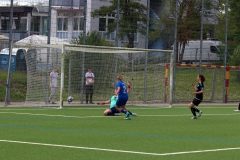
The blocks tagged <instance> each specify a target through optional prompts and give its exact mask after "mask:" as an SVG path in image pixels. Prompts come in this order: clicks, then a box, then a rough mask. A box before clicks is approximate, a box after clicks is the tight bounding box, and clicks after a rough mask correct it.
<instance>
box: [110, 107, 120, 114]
mask: <svg viewBox="0 0 240 160" xmlns="http://www.w3.org/2000/svg"><path fill="white" fill-rule="evenodd" d="M110 110H111V111H112V113H120V112H119V111H118V110H117V108H116V107H112V108H110Z"/></svg>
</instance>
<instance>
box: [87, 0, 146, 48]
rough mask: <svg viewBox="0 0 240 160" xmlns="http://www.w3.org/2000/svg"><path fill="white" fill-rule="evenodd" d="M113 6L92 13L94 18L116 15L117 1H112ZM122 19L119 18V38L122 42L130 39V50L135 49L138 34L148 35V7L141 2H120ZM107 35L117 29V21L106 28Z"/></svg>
mask: <svg viewBox="0 0 240 160" xmlns="http://www.w3.org/2000/svg"><path fill="white" fill-rule="evenodd" d="M110 3H111V5H109V6H102V7H100V9H96V10H94V11H93V12H92V17H104V16H106V15H116V14H117V13H116V12H117V0H111V1H110ZM119 8H120V10H119V13H120V15H121V16H120V18H119V38H120V39H121V40H125V38H126V37H127V39H128V44H127V47H128V48H134V37H135V36H136V34H137V33H140V34H141V35H145V34H146V22H147V15H146V12H147V7H146V6H145V5H143V4H141V3H139V2H135V1H131V0H120V7H119ZM106 27H107V29H108V32H107V34H110V33H112V32H114V31H115V29H116V21H114V22H113V23H111V24H108V26H106Z"/></svg>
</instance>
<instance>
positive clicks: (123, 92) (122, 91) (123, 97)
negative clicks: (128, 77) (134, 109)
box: [114, 75, 131, 120]
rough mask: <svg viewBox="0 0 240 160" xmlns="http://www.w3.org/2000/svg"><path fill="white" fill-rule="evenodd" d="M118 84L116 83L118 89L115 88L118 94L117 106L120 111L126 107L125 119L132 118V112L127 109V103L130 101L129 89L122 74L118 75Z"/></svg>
mask: <svg viewBox="0 0 240 160" xmlns="http://www.w3.org/2000/svg"><path fill="white" fill-rule="evenodd" d="M117 81H118V82H117V84H116V89H115V93H114V94H116V95H118V100H117V102H116V108H117V109H118V111H119V112H120V111H121V110H122V109H124V110H125V111H127V112H126V117H125V118H124V119H128V120H130V119H131V118H130V113H129V111H128V110H127V109H126V107H125V105H126V103H127V101H128V91H127V88H126V85H125V83H124V82H123V78H122V76H121V75H118V76H117Z"/></svg>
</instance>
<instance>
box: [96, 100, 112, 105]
mask: <svg viewBox="0 0 240 160" xmlns="http://www.w3.org/2000/svg"><path fill="white" fill-rule="evenodd" d="M110 102H111V101H110V100H108V101H103V102H99V103H97V104H98V105H100V104H102V105H104V104H109V103H110Z"/></svg>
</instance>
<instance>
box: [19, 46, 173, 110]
mask: <svg viewBox="0 0 240 160" xmlns="http://www.w3.org/2000/svg"><path fill="white" fill-rule="evenodd" d="M21 46H22V47H28V48H31V50H35V52H34V53H32V54H31V53H30V52H26V53H25V57H26V63H27V96H26V103H25V105H26V106H54V107H60V108H62V107H64V106H80V105H86V103H85V98H86V97H85V83H86V82H85V73H86V72H87V68H88V67H92V68H93V73H94V75H95V83H94V93H93V101H94V102H95V103H97V102H99V101H105V100H108V99H109V98H110V96H111V95H112V94H113V91H114V89H115V83H116V76H117V75H122V76H123V80H124V82H127V81H130V82H131V92H130V94H129V100H128V104H127V105H139V106H140V105H148V106H160V107H171V103H172V102H171V90H172V85H171V83H170V82H171V81H172V80H171V78H172V68H173V65H172V63H173V60H172V58H173V56H172V54H173V51H172V50H158V49H142V48H124V47H109V46H92V45H75V44H24V45H21ZM29 51H30V50H29ZM33 54H34V56H33ZM166 64H169V71H168V74H169V76H168V77H169V78H168V79H169V83H168V86H167V87H166V84H165V83H166V82H165V81H166V80H165V77H166V73H165V72H166ZM53 66H57V67H58V74H60V79H59V81H58V82H59V84H58V90H57V93H56V102H57V104H56V105H53V104H48V103H47V99H48V97H49V95H50V93H51V90H50V88H49V74H50V72H51V69H52V67H53ZM144 79H146V81H145V80H144ZM166 89H167V90H168V91H166ZM68 96H72V97H73V98H74V100H73V102H71V103H68V102H67V98H68Z"/></svg>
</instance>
